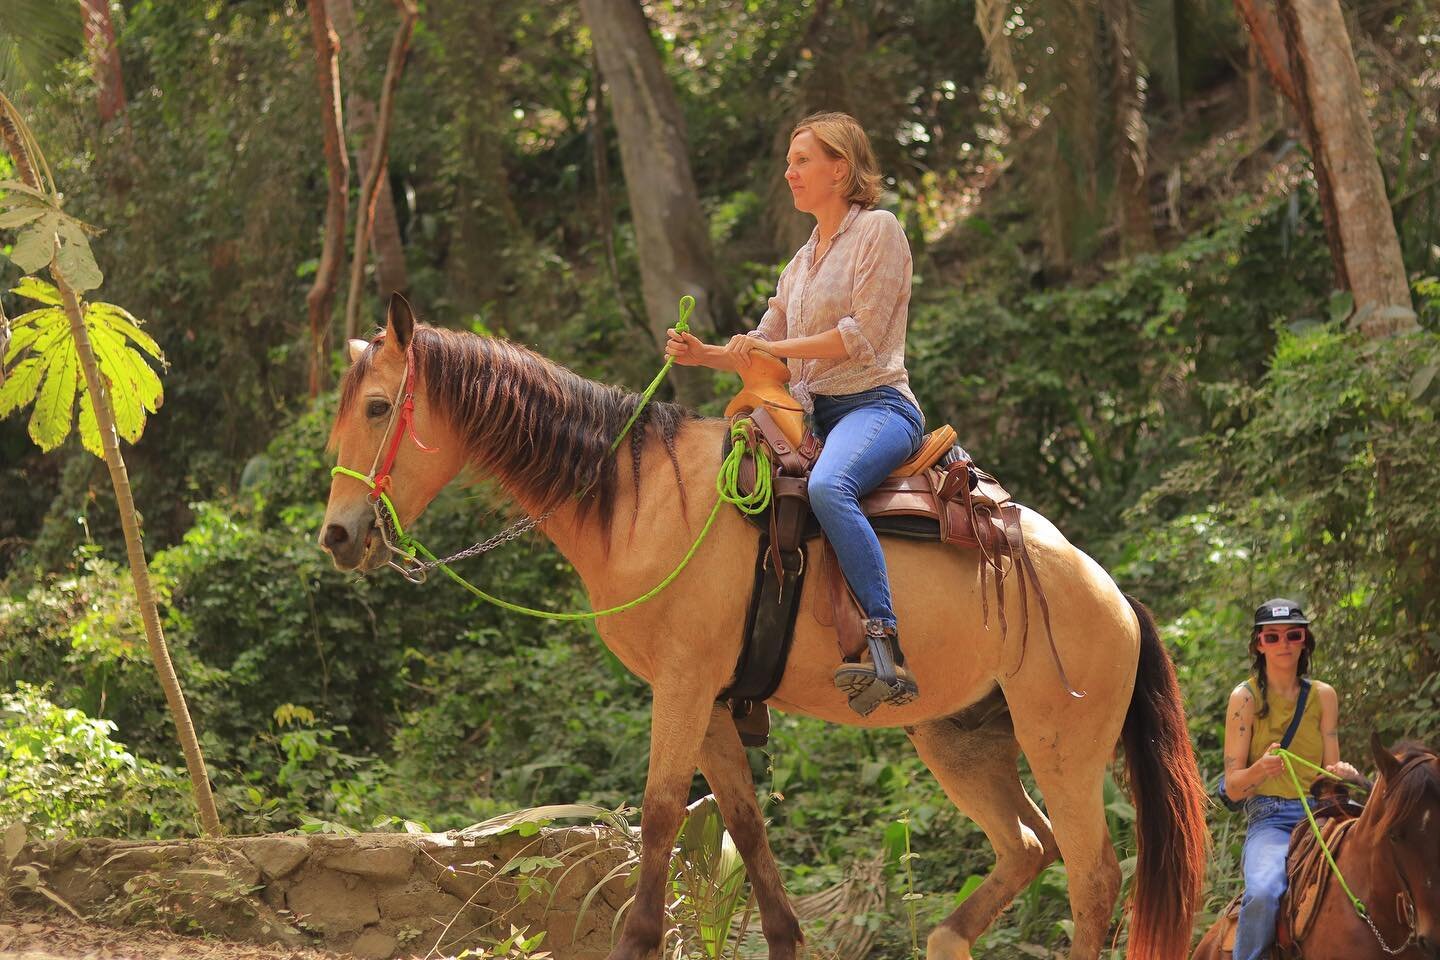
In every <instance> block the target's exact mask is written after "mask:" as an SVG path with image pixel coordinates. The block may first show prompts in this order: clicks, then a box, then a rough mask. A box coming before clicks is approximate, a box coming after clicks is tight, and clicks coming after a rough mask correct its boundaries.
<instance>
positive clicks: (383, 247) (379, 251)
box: [329, 0, 410, 339]
mask: <svg viewBox="0 0 1440 960" xmlns="http://www.w3.org/2000/svg"><path fill="white" fill-rule="evenodd" d="M329 8H330V18H331V20H332V21H333V22H334V24H335V32H336V34H338V35H339V37H340V65H341V76H342V78H343V81H344V85H345V130H346V133H348V134H349V140H350V146H351V148H352V149H353V150H354V151H355V169H356V171H357V173H358V175H359V177H360V182H361V183H365V182H367V180H368V178H369V176H370V155H371V153H372V152H374V150H375V134H376V116H377V114H376V109H375V101H374V100H373V99H372V98H371V97H370V96H369V94H367V93H366V92H365V80H366V71H365V44H364V42H363V41H362V40H361V34H360V27H359V25H358V24H357V23H356V21H355V4H354V0H330V3H329ZM387 162H388V161H387ZM369 233H370V251H371V253H372V254H373V255H374V257H375V286H376V293H377V294H378V295H379V300H380V302H381V303H389V302H390V295H391V294H392V293H404V292H405V291H406V290H407V289H409V286H410V277H409V273H408V272H407V270H406V269H405V249H404V246H403V244H402V243H401V238H400V221H399V218H398V217H397V216H396V213H395V198H394V196H393V195H392V194H391V193H390V190H389V187H388V185H387V184H385V183H384V182H383V180H382V181H381V182H380V189H379V191H378V192H377V193H376V194H375V219H374V223H373V225H372V226H371V229H370V231H369ZM351 336H353V333H352V332H351V331H348V330H347V331H346V337H347V339H348V338H349V337H351Z"/></svg>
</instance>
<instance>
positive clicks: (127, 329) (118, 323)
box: [86, 303, 164, 360]
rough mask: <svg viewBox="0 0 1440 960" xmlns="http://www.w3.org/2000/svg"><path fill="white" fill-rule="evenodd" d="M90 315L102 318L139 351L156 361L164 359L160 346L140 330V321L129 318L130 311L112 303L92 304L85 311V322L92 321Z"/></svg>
mask: <svg viewBox="0 0 1440 960" xmlns="http://www.w3.org/2000/svg"><path fill="white" fill-rule="evenodd" d="M90 314H94V315H95V317H96V318H102V317H103V318H104V320H105V322H106V323H107V324H108V325H109V326H111V327H113V328H115V329H116V330H119V331H120V332H121V333H123V334H125V336H127V337H129V338H130V339H131V340H133V341H135V343H136V344H137V345H138V346H139V347H140V349H141V350H144V351H145V352H146V353H148V354H150V356H152V357H154V358H155V359H156V360H163V359H164V357H163V356H162V355H161V352H160V345H159V344H158V343H156V342H155V341H154V340H153V339H152V338H151V337H150V334H148V333H146V332H145V331H144V330H141V329H140V321H139V320H136V319H135V318H134V317H133V316H131V315H130V311H128V310H126V309H125V308H124V307H117V306H116V305H115V304H113V303H92V304H90V307H89V310H88V311H87V317H86V319H87V320H88V319H92V318H91V317H90V316H89V315H90Z"/></svg>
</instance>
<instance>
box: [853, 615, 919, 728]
mask: <svg viewBox="0 0 1440 960" xmlns="http://www.w3.org/2000/svg"><path fill="white" fill-rule="evenodd" d="M865 644H866V646H867V647H868V648H869V651H868V652H869V654H870V660H869V661H868V662H866V661H863V660H862V661H860V662H859V663H849V662H847V663H842V664H840V666H839V667H838V668H837V669H836V670H835V686H837V687H839V688H840V689H841V690H842V691H843V692H844V693H845V696H846V697H848V698H849V702H850V709H851V710H854V711H855V712H856V713H858V714H859V715H860V716H862V717H868V716H869V715H870V714H871V713H873V712H874V711H875V708H876V707H878V706H880V704H882V703H888V704H890V705H891V706H895V707H903V706H904V705H905V704H907V703H910V702H911V701H912V700H914V699H915V698H916V697H917V696H919V695H920V687H919V685H918V684H916V682H915V677H914V676H913V675H912V674H911V673H910V671H909V670H907V669H906V668H905V655H904V654H903V653H901V652H900V638H899V637H898V636H897V635H896V633H895V630H894V629H893V628H887V627H886V626H885V625H884V624H882V623H881V622H880V621H879V620H866V621H865Z"/></svg>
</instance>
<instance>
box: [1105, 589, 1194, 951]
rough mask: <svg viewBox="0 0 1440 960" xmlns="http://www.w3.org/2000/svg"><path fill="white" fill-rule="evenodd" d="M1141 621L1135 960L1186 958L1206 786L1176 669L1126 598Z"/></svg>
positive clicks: (1131, 734)
mask: <svg viewBox="0 0 1440 960" xmlns="http://www.w3.org/2000/svg"><path fill="white" fill-rule="evenodd" d="M1125 599H1126V600H1128V601H1129V602H1130V606H1131V607H1132V608H1134V610H1135V616H1136V617H1137V618H1139V620H1140V662H1139V664H1138V665H1137V666H1136V668H1135V692H1134V693H1133V694H1131V696H1130V709H1129V711H1128V712H1126V714H1125V726H1124V729H1123V731H1122V733H1121V737H1122V739H1123V741H1124V743H1125V764H1126V767H1127V768H1128V770H1129V776H1130V791H1131V795H1132V796H1133V798H1134V801H1135V837H1136V842H1137V845H1138V847H1139V849H1138V851H1137V861H1138V862H1137V864H1136V869H1135V884H1134V888H1133V890H1132V901H1131V917H1130V946H1129V949H1128V950H1127V951H1126V954H1125V955H1126V957H1127V958H1130V960H1183V958H1184V957H1185V956H1186V955H1187V954H1188V953H1189V950H1190V924H1191V922H1192V921H1193V919H1194V915H1195V906H1196V904H1198V903H1199V902H1200V898H1201V896H1202V895H1203V892H1204V890H1203V887H1204V881H1205V860H1206V857H1207V855H1208V853H1209V848H1210V834H1209V832H1208V830H1207V829H1206V826H1205V804H1206V797H1205V785H1204V783H1203V781H1202V780H1201V779H1200V771H1199V769H1198V768H1197V767H1196V765H1195V752H1194V750H1193V749H1192V748H1191V745H1190V732H1189V730H1188V729H1187V728H1186V726H1185V707H1184V703H1183V701H1182V700H1181V698H1180V685H1179V684H1178V683H1176V682H1175V666H1174V664H1172V663H1171V662H1170V656H1169V654H1167V653H1166V652H1165V647H1164V646H1163V645H1162V644H1161V643H1160V634H1159V633H1158V632H1157V631H1156V629H1155V618H1154V617H1152V616H1151V615H1150V611H1149V610H1148V609H1146V607H1145V605H1144V604H1143V603H1141V602H1140V601H1138V600H1136V599H1135V598H1134V597H1130V596H1127V597H1126V598H1125Z"/></svg>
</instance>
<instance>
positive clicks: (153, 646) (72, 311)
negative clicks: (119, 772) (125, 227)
mask: <svg viewBox="0 0 1440 960" xmlns="http://www.w3.org/2000/svg"><path fill="white" fill-rule="evenodd" d="M12 109H14V108H13V106H12V105H11V104H10V102H9V101H8V100H7V99H6V98H5V96H4V94H3V93H0V127H3V128H4V131H5V134H6V136H5V144H6V147H7V149H9V150H10V151H11V154H10V155H11V156H12V157H14V159H15V166H16V168H17V170H18V171H20V173H21V175H22V177H23V178H24V182H25V183H26V184H28V185H29V186H31V187H33V188H35V189H36V190H41V189H44V187H43V186H42V184H41V181H40V178H39V177H38V176H36V174H35V165H34V163H33V162H32V158H31V157H30V153H29V151H28V150H26V149H25V147H24V142H25V141H24V138H23V137H22V136H21V134H20V131H19V130H18V129H17V127H16V125H15V123H14V121H13V120H12V118H11V117H10V115H9V111H10V110H12ZM41 166H42V168H43V167H44V163H43V162H42V163H41ZM50 275H51V277H53V278H54V280H55V286H56V288H57V289H58V290H59V291H60V300H61V304H62V305H63V306H64V308H65V316H66V317H67V318H68V319H69V321H70V335H71V337H73V338H74V341H75V352H76V354H77V355H78V356H79V358H80V366H81V369H82V370H83V371H84V373H85V386H86V388H87V389H88V390H89V393H90V402H91V403H92V404H94V406H95V423H96V425H97V426H98V427H99V430H100V441H101V445H102V446H103V448H104V450H105V466H106V467H108V468H109V471H110V483H111V485H112V486H113V487H114V488H115V503H116V506H117V507H118V508H119V510H120V527H121V529H122V530H123V531H124V533H125V554H126V557H127V559H128V560H129V563H130V579H131V582H132V584H133V585H134V587H135V601H136V603H137V604H138V605H139V607H140V618H141V620H142V621H143V623H144V625H145V639H146V640H147V641H148V644H149V647H150V659H151V661H152V662H153V663H154V665H155V673H156V675H157V676H158V677H159V679H160V687H161V689H163V690H164V691H165V702H166V703H167V704H168V705H169V707H170V719H171V720H173V721H174V723H175V733H176V736H177V737H178V738H179V740H180V750H181V752H183V753H184V754H185V768H186V770H187V771H188V772H189V774H190V789H191V791H192V792H193V794H194V796H195V806H196V808H197V809H198V810H199V813H200V824H201V827H202V829H204V831H205V832H206V833H208V834H210V835H211V836H219V835H220V832H221V831H220V814H219V812H218V811H217V810H216V809H215V796H214V794H213V793H212V792H211V790H210V777H209V775H208V774H207V773H206V771H205V756H204V754H203V753H201V751H200V740H199V738H197V737H196V736H195V725H194V724H193V723H192V722H191V720H190V708H189V707H188V706H186V704H185V694H184V691H182V690H181V689H180V678H179V677H177V676H176V675H175V665H174V663H173V662H171V660H170V650H169V647H167V646H166V644H165V634H164V631H163V630H162V629H161V627H160V614H159V611H158V610H157V609H156V607H155V591H154V589H153V588H152V587H151V584H150V567H149V564H148V563H147V562H146V560H145V548H144V546H143V544H142V541H141V538H140V521H139V518H138V516H137V515H136V512H135V498H134V496H133V495H132V494H131V492H130V474H129V471H127V470H126V469H125V458H124V457H123V456H121V453H120V440H119V438H118V437H117V436H116V433H115V410H114V408H113V407H111V406H110V394H109V392H108V390H107V387H106V384H105V381H104V380H102V379H101V377H100V368H99V366H98V365H97V364H96V362H95V351H94V349H93V348H92V347H91V345H90V333H89V331H88V330H86V328H85V315H84V313H83V312H82V310H81V307H80V301H79V299H78V298H77V297H76V296H75V292H74V291H73V290H72V289H71V288H70V284H69V283H67V282H66V280H65V276H64V274H62V273H61V272H60V268H59V264H58V262H57V261H55V260H52V261H51V262H50ZM0 354H3V351H0Z"/></svg>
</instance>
